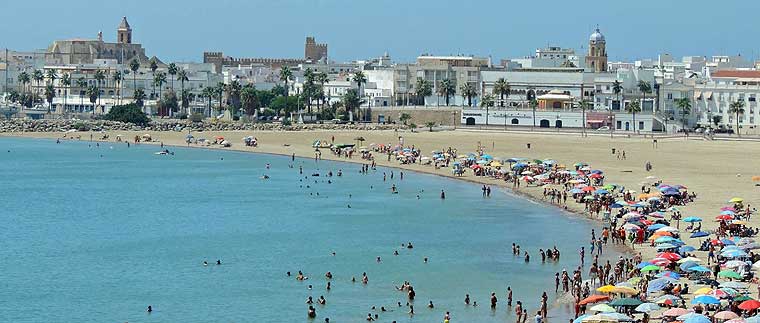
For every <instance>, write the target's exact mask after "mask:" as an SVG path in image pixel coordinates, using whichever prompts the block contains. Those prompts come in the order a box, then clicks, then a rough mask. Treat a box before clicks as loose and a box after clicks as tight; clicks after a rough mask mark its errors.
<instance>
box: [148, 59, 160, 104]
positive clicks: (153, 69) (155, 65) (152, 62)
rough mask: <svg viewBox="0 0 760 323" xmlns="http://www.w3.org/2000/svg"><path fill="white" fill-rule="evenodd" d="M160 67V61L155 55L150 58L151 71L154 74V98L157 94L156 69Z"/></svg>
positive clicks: (152, 95) (152, 92) (152, 94)
mask: <svg viewBox="0 0 760 323" xmlns="http://www.w3.org/2000/svg"><path fill="white" fill-rule="evenodd" d="M157 69H158V62H156V59H155V57H154V58H151V59H150V73H151V75H152V76H153V90H152V91H151V92H150V97H151V98H153V97H155V96H156V82H155V80H156V70H157Z"/></svg>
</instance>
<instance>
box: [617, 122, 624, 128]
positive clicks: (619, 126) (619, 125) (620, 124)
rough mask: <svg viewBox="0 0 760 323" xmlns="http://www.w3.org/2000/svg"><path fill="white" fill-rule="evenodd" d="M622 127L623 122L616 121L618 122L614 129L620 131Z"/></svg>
mask: <svg viewBox="0 0 760 323" xmlns="http://www.w3.org/2000/svg"><path fill="white" fill-rule="evenodd" d="M622 126H623V122H622V121H620V120H618V122H617V127H616V128H617V129H620V128H621V127H622Z"/></svg>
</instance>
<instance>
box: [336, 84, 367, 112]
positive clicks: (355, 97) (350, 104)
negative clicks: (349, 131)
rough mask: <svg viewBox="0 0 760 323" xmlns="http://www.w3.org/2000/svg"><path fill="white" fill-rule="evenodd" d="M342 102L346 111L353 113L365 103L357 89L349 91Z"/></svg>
mask: <svg viewBox="0 0 760 323" xmlns="http://www.w3.org/2000/svg"><path fill="white" fill-rule="evenodd" d="M341 101H342V102H343V106H344V107H345V108H346V111H348V112H351V113H354V112H356V110H357V109H359V107H361V105H362V103H364V101H363V100H362V99H361V98H360V97H359V92H358V91H357V90H356V89H348V91H346V94H344V95H343V98H341Z"/></svg>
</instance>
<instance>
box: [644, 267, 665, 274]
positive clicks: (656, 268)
mask: <svg viewBox="0 0 760 323" xmlns="http://www.w3.org/2000/svg"><path fill="white" fill-rule="evenodd" d="M658 270H662V268H660V267H658V266H655V265H648V266H646V267H644V268H641V272H642V273H645V272H650V271H658Z"/></svg>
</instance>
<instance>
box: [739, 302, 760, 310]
mask: <svg viewBox="0 0 760 323" xmlns="http://www.w3.org/2000/svg"><path fill="white" fill-rule="evenodd" d="M739 308H740V309H743V310H745V311H751V310H756V309H758V308H760V302H758V301H756V300H754V299H751V300H748V301H744V302H742V303H741V304H739Z"/></svg>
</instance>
